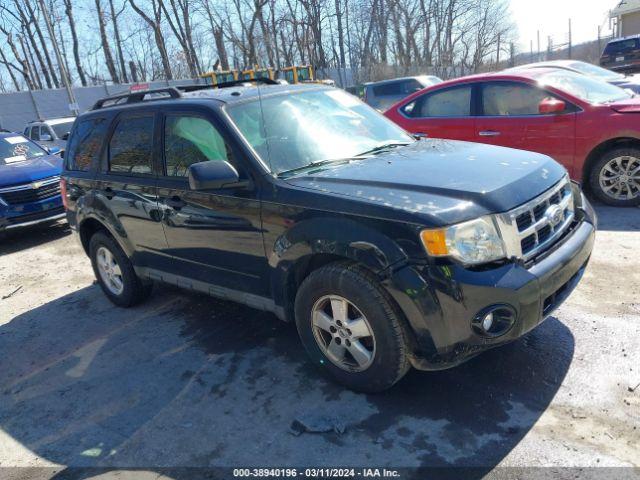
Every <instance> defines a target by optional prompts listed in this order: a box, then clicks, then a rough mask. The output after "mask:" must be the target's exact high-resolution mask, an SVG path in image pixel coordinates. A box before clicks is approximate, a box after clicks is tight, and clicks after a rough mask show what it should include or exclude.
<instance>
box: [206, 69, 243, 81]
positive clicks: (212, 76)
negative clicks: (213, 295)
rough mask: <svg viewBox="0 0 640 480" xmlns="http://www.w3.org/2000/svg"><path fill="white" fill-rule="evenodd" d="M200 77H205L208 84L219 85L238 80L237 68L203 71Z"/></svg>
mask: <svg viewBox="0 0 640 480" xmlns="http://www.w3.org/2000/svg"><path fill="white" fill-rule="evenodd" d="M200 78H204V80H205V82H206V83H207V84H208V85H218V84H219V83H226V82H233V81H236V80H238V71H237V70H216V71H212V72H207V73H203V74H202V75H200Z"/></svg>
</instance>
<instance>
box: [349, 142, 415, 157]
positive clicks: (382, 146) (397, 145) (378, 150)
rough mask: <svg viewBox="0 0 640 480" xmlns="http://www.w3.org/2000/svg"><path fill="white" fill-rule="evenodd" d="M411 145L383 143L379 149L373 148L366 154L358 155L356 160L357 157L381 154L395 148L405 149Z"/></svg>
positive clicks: (405, 143) (407, 143)
mask: <svg viewBox="0 0 640 480" xmlns="http://www.w3.org/2000/svg"><path fill="white" fill-rule="evenodd" d="M407 145H409V142H389V143H383V144H381V145H378V146H377V147H373V148H372V149H371V150H367V151H366V152H362V153H359V154H358V155H356V156H355V157H354V158H356V157H363V156H365V155H374V154H376V153H380V152H382V151H384V150H388V149H390V148H395V147H405V146H407Z"/></svg>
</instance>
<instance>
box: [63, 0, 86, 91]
mask: <svg viewBox="0 0 640 480" xmlns="http://www.w3.org/2000/svg"><path fill="white" fill-rule="evenodd" d="M71 2H72V0H64V13H65V14H66V15H67V21H68V22H69V30H70V32H71V42H72V47H73V60H74V62H75V64H76V70H77V72H78V77H79V78H80V83H81V84H82V86H83V87H86V86H87V77H86V76H85V74H84V70H83V68H82V61H81V60H80V45H79V43H78V32H77V30H76V21H75V19H74V17H73V9H72V5H71Z"/></svg>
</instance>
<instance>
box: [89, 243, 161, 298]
mask: <svg viewBox="0 0 640 480" xmlns="http://www.w3.org/2000/svg"><path fill="white" fill-rule="evenodd" d="M89 255H90V257H91V265H92V266H93V272H94V273H95V276H96V279H97V280H98V284H99V285H100V288H102V291H103V292H104V294H105V295H106V296H107V298H109V300H111V301H112V302H113V303H115V304H116V305H118V306H119V307H131V306H133V305H136V304H138V303H140V302H142V301H143V300H145V299H146V298H147V297H148V296H149V295H150V294H151V289H152V286H153V285H152V284H151V283H143V282H142V280H140V278H139V277H138V276H137V275H136V273H135V270H134V269H133V264H132V263H131V260H129V258H128V257H127V255H126V254H125V253H124V251H123V250H122V248H120V245H118V244H117V243H116V242H115V240H113V238H112V237H110V236H109V235H107V234H106V233H104V232H97V233H95V234H94V235H93V236H92V237H91V240H90V241H89Z"/></svg>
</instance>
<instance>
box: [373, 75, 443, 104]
mask: <svg viewBox="0 0 640 480" xmlns="http://www.w3.org/2000/svg"><path fill="white" fill-rule="evenodd" d="M440 82H442V79H440V78H438V77H435V76H433V75H418V76H415V77H402V78H392V79H390V80H382V81H380V82H368V83H365V84H364V89H363V97H362V99H363V100H364V101H365V103H367V104H369V105H370V106H372V107H373V108H375V109H376V110H379V111H383V110H386V109H387V108H389V107H390V106H391V105H393V104H394V103H396V102H398V101H399V100H402V99H403V98H405V97H406V96H408V95H411V94H412V93H414V92H417V91H419V90H422V89H423V88H425V87H429V86H431V85H435V84H437V83H440Z"/></svg>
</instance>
